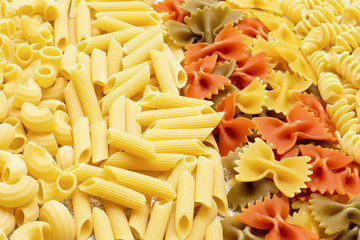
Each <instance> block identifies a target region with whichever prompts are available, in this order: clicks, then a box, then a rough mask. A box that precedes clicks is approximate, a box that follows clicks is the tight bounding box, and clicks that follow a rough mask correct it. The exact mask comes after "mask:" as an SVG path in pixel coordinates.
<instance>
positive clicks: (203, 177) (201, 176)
mask: <svg viewBox="0 0 360 240" xmlns="http://www.w3.org/2000/svg"><path fill="white" fill-rule="evenodd" d="M213 191H214V161H213V160H210V159H208V158H206V157H204V156H200V157H199V158H198V164H197V167H196V178H195V203H200V204H201V205H202V206H205V207H208V208H209V207H210V206H211V204H212V202H213V198H212V196H213Z"/></svg>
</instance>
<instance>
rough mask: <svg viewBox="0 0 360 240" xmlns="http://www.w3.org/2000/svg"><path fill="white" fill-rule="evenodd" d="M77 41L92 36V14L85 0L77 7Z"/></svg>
mask: <svg viewBox="0 0 360 240" xmlns="http://www.w3.org/2000/svg"><path fill="white" fill-rule="evenodd" d="M75 19H76V41H77V42H81V41H82V40H85V39H88V38H91V16H90V10H89V8H88V7H87V6H86V3H85V1H80V2H79V4H78V5H77V7H76V18H75Z"/></svg>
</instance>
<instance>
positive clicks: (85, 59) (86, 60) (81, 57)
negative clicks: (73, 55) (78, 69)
mask: <svg viewBox="0 0 360 240" xmlns="http://www.w3.org/2000/svg"><path fill="white" fill-rule="evenodd" d="M77 61H78V63H82V64H84V67H85V70H86V72H87V75H88V76H90V77H91V57H90V56H89V55H87V54H86V53H83V52H79V53H78V57H77Z"/></svg>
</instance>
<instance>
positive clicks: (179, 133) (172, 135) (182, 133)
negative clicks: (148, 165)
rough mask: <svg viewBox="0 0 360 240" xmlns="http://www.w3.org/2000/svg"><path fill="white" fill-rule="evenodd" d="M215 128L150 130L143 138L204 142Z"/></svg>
mask: <svg viewBox="0 0 360 240" xmlns="http://www.w3.org/2000/svg"><path fill="white" fill-rule="evenodd" d="M213 130H214V128H193V129H158V128H153V129H148V130H146V131H145V132H144V133H143V134H142V135H141V137H142V138H144V139H146V140H149V141H163V140H175V139H190V138H196V139H198V140H200V141H204V140H205V139H206V138H207V136H209V134H210V133H211V132H212V131H213Z"/></svg>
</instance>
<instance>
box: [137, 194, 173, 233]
mask: <svg viewBox="0 0 360 240" xmlns="http://www.w3.org/2000/svg"><path fill="white" fill-rule="evenodd" d="M172 205H173V203H172V201H156V202H155V203H154V207H153V210H152V212H151V216H150V220H149V223H148V226H147V229H146V233H145V237H144V240H152V239H163V238H164V234H165V230H166V226H167V223H168V221H169V218H170V213H171V208H172Z"/></svg>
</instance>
